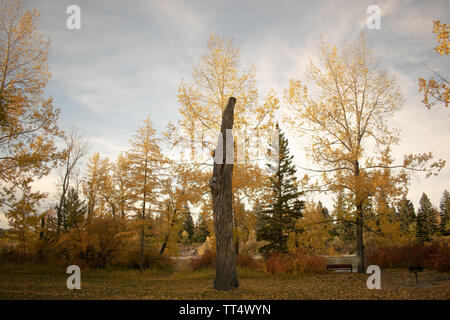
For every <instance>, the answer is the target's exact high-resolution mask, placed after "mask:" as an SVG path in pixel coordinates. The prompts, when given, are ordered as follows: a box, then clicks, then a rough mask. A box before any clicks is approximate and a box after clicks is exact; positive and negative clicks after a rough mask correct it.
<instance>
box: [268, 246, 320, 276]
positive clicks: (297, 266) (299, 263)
mask: <svg viewBox="0 0 450 320" xmlns="http://www.w3.org/2000/svg"><path fill="white" fill-rule="evenodd" d="M265 265H266V270H267V271H268V272H269V273H272V274H290V273H297V272H324V271H325V270H326V260H325V258H323V257H321V256H317V255H311V254H307V253H304V252H300V251H299V252H297V253H295V254H292V253H279V252H273V253H271V254H269V256H268V257H267V258H266V260H265Z"/></svg>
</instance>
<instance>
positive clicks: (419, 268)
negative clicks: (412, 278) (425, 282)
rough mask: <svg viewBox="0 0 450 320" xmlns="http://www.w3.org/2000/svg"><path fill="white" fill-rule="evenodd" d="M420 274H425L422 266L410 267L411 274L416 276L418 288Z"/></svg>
mask: <svg viewBox="0 0 450 320" xmlns="http://www.w3.org/2000/svg"><path fill="white" fill-rule="evenodd" d="M418 272H423V267H420V266H412V267H409V273H415V274H416V286H417V285H418V282H417V273H418Z"/></svg>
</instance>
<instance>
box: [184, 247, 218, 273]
mask: <svg viewBox="0 0 450 320" xmlns="http://www.w3.org/2000/svg"><path fill="white" fill-rule="evenodd" d="M215 263H216V255H215V254H214V253H212V252H211V251H205V252H204V253H203V254H202V255H199V256H197V257H194V258H192V259H191V260H190V261H189V266H190V267H191V268H192V269H193V270H198V269H202V268H207V267H213V266H214V265H215Z"/></svg>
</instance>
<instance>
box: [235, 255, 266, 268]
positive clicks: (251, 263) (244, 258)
mask: <svg viewBox="0 0 450 320" xmlns="http://www.w3.org/2000/svg"><path fill="white" fill-rule="evenodd" d="M237 265H238V266H239V267H241V268H246V269H259V268H260V267H261V264H260V263H259V261H257V260H256V259H255V258H254V257H253V256H251V255H249V254H243V255H238V256H237Z"/></svg>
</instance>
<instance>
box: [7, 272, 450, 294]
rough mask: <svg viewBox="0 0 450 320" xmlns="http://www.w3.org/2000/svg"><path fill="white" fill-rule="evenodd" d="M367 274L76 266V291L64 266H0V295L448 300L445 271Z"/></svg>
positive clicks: (449, 283)
mask: <svg viewBox="0 0 450 320" xmlns="http://www.w3.org/2000/svg"><path fill="white" fill-rule="evenodd" d="M368 276H369V275H365V274H350V273H324V274H300V275H297V276H274V275H266V274H263V273H261V272H256V271H249V270H240V287H239V289H237V290H234V291H231V292H218V291H216V290H213V289H212V283H213V279H214V270H212V269H206V270H200V271H195V272H193V271H178V272H175V273H161V272H156V271H146V272H145V273H144V274H143V275H142V276H141V275H140V274H139V272H138V271H134V270H133V271H128V270H124V271H120V270H116V271H85V272H83V271H82V275H81V290H69V289H67V287H66V279H67V277H68V275H67V274H65V272H64V270H51V269H48V268H45V267H36V266H34V267H29V266H17V265H0V299H163V300H165V299H168V300H172V299H296V300H297V299H298V300H300V299H445V300H448V299H450V274H448V273H435V272H432V271H425V272H424V273H422V274H419V285H418V286H416V284H415V278H414V274H410V273H408V272H407V271H406V270H382V274H381V277H382V283H381V288H382V289H381V290H368V289H367V287H366V280H367V278H368Z"/></svg>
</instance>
